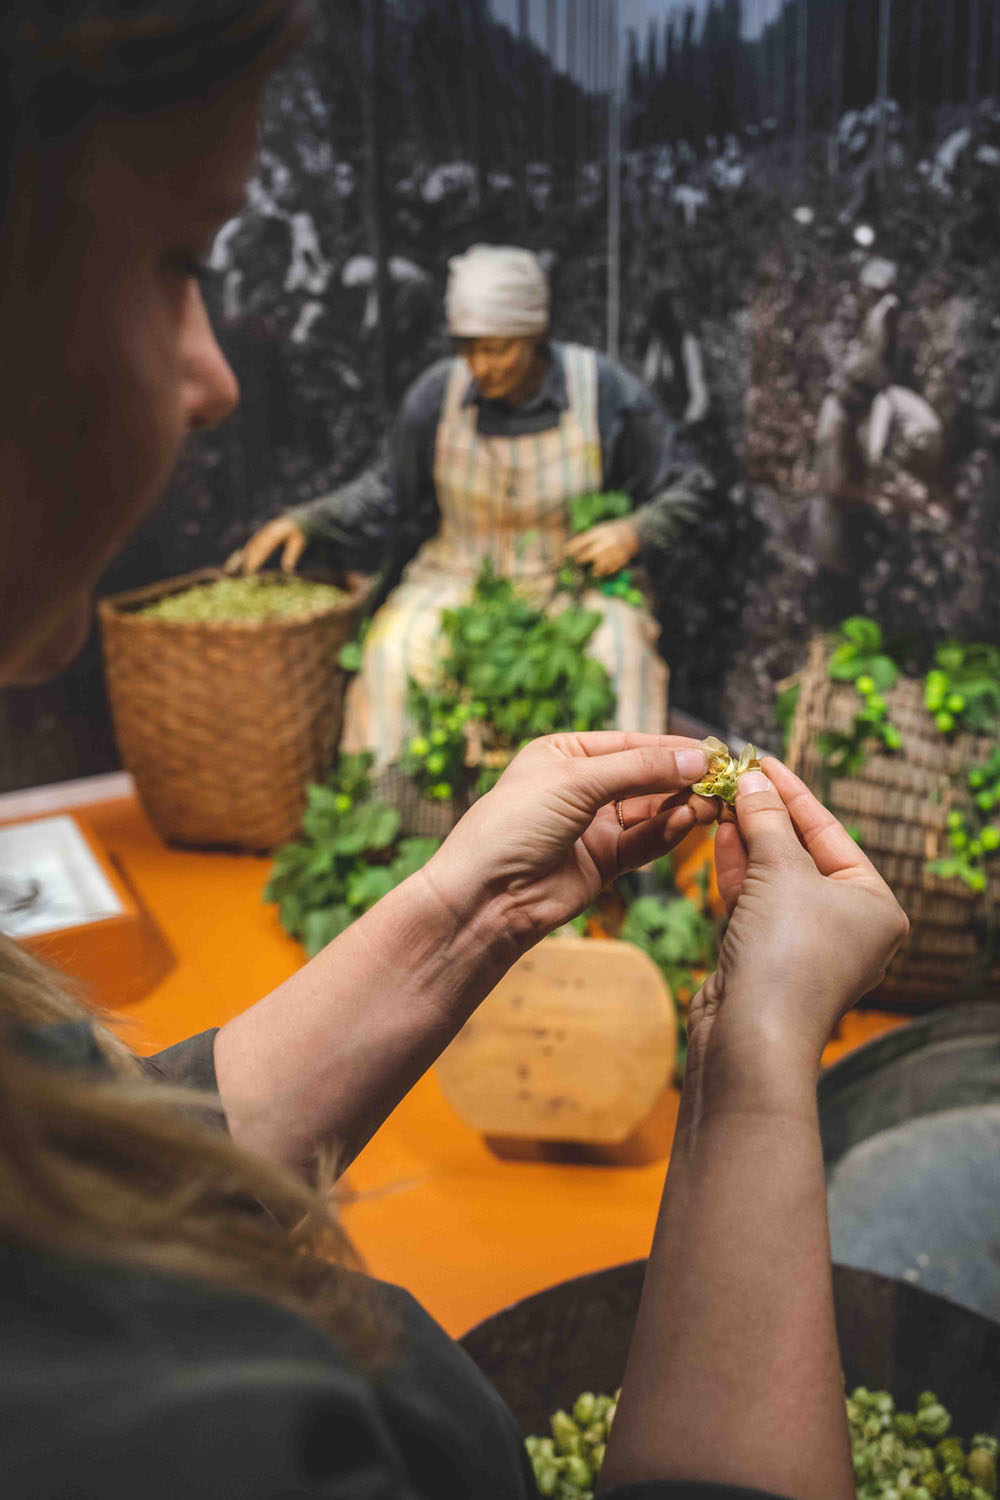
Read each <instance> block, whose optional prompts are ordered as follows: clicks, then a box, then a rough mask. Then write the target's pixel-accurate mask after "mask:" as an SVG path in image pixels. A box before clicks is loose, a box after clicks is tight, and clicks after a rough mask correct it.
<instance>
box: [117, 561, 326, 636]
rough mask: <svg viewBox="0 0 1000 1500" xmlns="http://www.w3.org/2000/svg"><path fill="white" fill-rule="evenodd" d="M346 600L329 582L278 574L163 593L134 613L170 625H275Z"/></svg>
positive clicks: (267, 574)
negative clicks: (260, 622) (267, 622)
mask: <svg viewBox="0 0 1000 1500" xmlns="http://www.w3.org/2000/svg"><path fill="white" fill-rule="evenodd" d="M345 597H346V596H345V595H344V594H343V593H342V592H341V590H340V589H335V588H334V587H333V586H332V584H329V583H311V582H310V581H309V579H307V578H296V577H285V576H284V575H283V574H279V573H262V574H254V575H252V576H251V577H249V578H218V579H216V580H215V581H214V582H213V583H199V584H195V586H194V587H193V588H189V589H184V590H182V591H181V592H180V593H178V594H167V595H165V596H164V598H162V599H157V600H156V602H155V603H153V604H147V605H146V606H145V607H144V608H143V609H142V610H140V611H139V613H140V614H142V615H146V616H148V617H149V618H150V619H154V620H168V621H172V622H173V623H175V624H182V625H195V624H202V623H207V622H209V621H211V622H213V623H222V624H225V623H232V624H239V623H244V624H245V623H247V622H248V621H253V620H277V619H281V618H283V617H285V616H288V615H305V614H313V613H314V612H315V611H316V610H320V609H329V608H330V607H331V605H334V604H339V603H340V602H341V600H343V599H344V598H345Z"/></svg>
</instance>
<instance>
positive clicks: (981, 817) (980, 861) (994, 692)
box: [924, 641, 1000, 895]
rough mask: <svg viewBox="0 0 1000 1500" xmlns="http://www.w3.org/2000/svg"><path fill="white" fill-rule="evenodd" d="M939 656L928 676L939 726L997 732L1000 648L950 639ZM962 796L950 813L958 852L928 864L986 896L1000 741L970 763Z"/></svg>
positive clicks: (999, 838) (997, 843)
mask: <svg viewBox="0 0 1000 1500" xmlns="http://www.w3.org/2000/svg"><path fill="white" fill-rule="evenodd" d="M934 660H935V662H936V666H935V668H934V669H933V670H932V671H930V672H928V674H927V676H926V678H925V680H924V704H925V706H926V708H927V711H928V713H931V714H933V715H934V718H935V722H936V723H937V726H938V728H939V730H940V731H941V732H942V733H943V734H947V735H949V736H950V735H952V734H953V733H955V732H957V731H958V730H960V729H961V730H965V731H967V732H969V733H976V734H996V733H997V731H998V729H1000V722H998V718H997V712H998V709H1000V651H998V650H997V648H996V647H995V646H986V645H971V646H965V645H962V644H960V643H959V642H956V641H950V642H948V643H947V644H946V645H944V646H940V647H939V648H938V650H937V651H936V652H935V656H934ZM962 782H964V785H963V784H962ZM959 795H960V797H961V798H962V802H963V804H964V805H962V806H958V807H954V808H952V810H951V812H949V814H948V842H949V843H950V845H951V851H952V852H951V854H949V855H946V856H945V857H944V858H943V859H935V860H931V861H930V862H929V864H928V866H927V868H928V869H929V870H930V871H931V872H932V873H933V874H934V875H937V876H939V877H940V878H941V879H942V880H962V881H964V882H965V884H966V885H967V886H968V887H969V889H970V890H971V891H974V892H975V893H976V894H977V895H982V894H983V893H984V892H985V891H986V889H987V887H988V885H989V869H988V866H989V864H990V862H991V861H992V860H993V859H995V858H996V857H997V855H998V852H1000V822H998V815H1000V745H998V746H996V747H995V748H994V750H993V752H992V754H991V755H989V756H988V758H987V759H986V760H985V761H983V762H981V763H979V764H972V765H968V766H966V767H965V769H964V771H963V772H962V773H961V780H960V783H959Z"/></svg>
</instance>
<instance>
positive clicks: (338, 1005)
mask: <svg viewBox="0 0 1000 1500" xmlns="http://www.w3.org/2000/svg"><path fill="white" fill-rule="evenodd" d="M523 946H525V944H524V941H523V937H522V936H521V935H519V934H517V933H516V932H514V931H511V930H510V928H509V927H508V925H507V923H506V922H505V921H504V918H503V915H502V909H501V910H498V908H497V906H496V904H493V905H487V904H485V903H484V904H482V905H478V906H477V904H476V903H475V902H472V901H470V905H469V909H468V910H467V911H463V912H455V911H452V910H450V909H449V908H448V906H447V905H446V904H445V903H444V902H443V901H442V900H441V899H440V898H439V897H438V896H437V894H436V892H435V888H434V885H433V882H432V881H431V880H430V879H429V878H428V877H427V875H426V872H424V871H421V872H420V873H419V874H418V875H415V876H413V877H412V878H411V879H410V880H408V881H406V882H405V883H404V884H403V885H401V886H399V887H398V888H397V889H396V890H395V891H392V892H390V894H389V895H388V896H386V897H385V898H384V900H382V901H380V902H379V904H378V906H376V907H375V908H373V910H372V911H370V912H368V913H367V914H366V915H365V916H364V917H362V918H361V919H360V921H358V922H356V923H354V925H353V926H351V927H349V928H348V929H347V931H346V932H344V933H342V934H341V936H340V937H339V938H337V939H336V941H334V942H333V943H331V944H330V945H329V946H328V947H327V948H325V949H324V950H323V952H322V953H321V954H319V955H318V957H316V958H314V959H313V960H312V962H311V963H309V964H307V965H306V966H305V967H304V968H303V969H301V970H300V971H299V972H298V973H297V974H295V975H294V976H293V977H292V978H291V979H289V980H288V981H287V982H286V983H285V984H283V985H281V986H280V987H279V988H278V989H276V990H274V991H273V992H272V993H271V994H270V995H267V996H266V997H265V998H264V999H263V1000H261V1001H259V1002H258V1003H257V1004H256V1005H254V1006H252V1007H251V1008H250V1009H249V1010H247V1011H245V1012H244V1013H243V1014H242V1015H240V1016H237V1017H236V1018H235V1019H234V1020H232V1021H230V1022H229V1023H228V1024H227V1025H225V1026H223V1027H222V1028H221V1030H220V1031H219V1034H218V1036H217V1037H216V1042H215V1064H216V1077H217V1080H218V1088H219V1094H220V1097H221V1100H222V1104H223V1108H224V1109H225V1112H226V1117H227V1120H228V1123H229V1128H230V1130H231V1132H232V1134H233V1136H234V1137H235V1139H237V1140H238V1141H240V1142H241V1143H242V1144H244V1145H246V1146H248V1147H250V1148H251V1149H252V1150H254V1151H256V1152H258V1153H259V1154H261V1155H263V1156H266V1157H269V1158H270V1159H271V1160H276V1161H284V1162H287V1163H289V1164H290V1165H293V1166H299V1165H305V1164H306V1163H308V1162H309V1160H310V1158H311V1157H312V1156H313V1154H314V1153H315V1151H316V1149H317V1148H318V1147H320V1146H329V1145H333V1146H334V1147H335V1148H336V1151H337V1155H338V1160H339V1164H340V1166H341V1168H343V1167H344V1166H346V1165H347V1163H348V1162H349V1161H350V1160H351V1159H352V1158H353V1157H354V1156H356V1155H357V1153H358V1151H360V1149H361V1148H362V1146H363V1145H364V1144H365V1142H366V1141H367V1140H368V1139H369V1138H370V1137H371V1135H372V1134H373V1133H374V1132H375V1131H376V1130H377V1129H378V1127H379V1125H380V1124H381V1123H382V1121H383V1120H384V1119H385V1118H386V1116H387V1115H388V1114H389V1113H390V1112H391V1110H392V1109H394V1108H395V1106H396V1104H397V1103H398V1102H399V1100H400V1099H401V1098H402V1097H403V1095H404V1094H406V1093H407V1091H408V1090H409V1089H410V1088H411V1087H412V1086H413V1084H414V1083H415V1082H416V1081H417V1079H418V1078H419V1077H420V1076H421V1075H422V1074H423V1073H424V1072H426V1070H427V1068H429V1067H430V1066H431V1064H432V1063H433V1062H434V1060H435V1058H436V1057H438V1056H439V1054H440V1053H441V1052H442V1051H443V1049H444V1048H445V1047H446V1046H447V1045H448V1043H449V1042H450V1041H451V1040H452V1038H453V1037H454V1036H455V1034H456V1033H457V1032H458V1031H459V1029H460V1028H461V1026H462V1024H463V1023H464V1021H465V1020H466V1019H467V1017H468V1016H469V1014H470V1013H471V1012H472V1010H473V1009H474V1008H475V1007H476V1005H478V1004H479V1002H480V1001H481V1000H482V999H484V998H485V996H486V995H487V994H488V993H489V992H490V990H491V989H492V988H493V987H494V985H495V984H496V983H497V982H498V981H499V979H500V978H501V977H502V976H503V974H504V973H505V972H506V970H507V968H509V966H510V964H511V963H513V962H514V960H515V959H516V958H517V957H518V956H519V954H520V952H521V951H522V949H523Z"/></svg>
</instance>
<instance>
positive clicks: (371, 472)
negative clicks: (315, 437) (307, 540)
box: [290, 360, 451, 573]
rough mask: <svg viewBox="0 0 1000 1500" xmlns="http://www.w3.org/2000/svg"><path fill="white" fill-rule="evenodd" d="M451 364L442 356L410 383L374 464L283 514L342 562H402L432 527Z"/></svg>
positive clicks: (377, 567) (368, 567) (369, 566)
mask: <svg viewBox="0 0 1000 1500" xmlns="http://www.w3.org/2000/svg"><path fill="white" fill-rule="evenodd" d="M450 370H451V361H450V360H441V361H439V362H438V363H437V364H435V365H432V366H431V368H430V369H429V370H426V371H425V372H424V374H423V375H421V376H420V378H419V379H418V380H416V381H415V382H414V383H413V385H411V386H410V389H409V390H408V391H407V393H406V395H405V396H404V398H403V404H402V407H401V408H400V412H399V416H398V417H397V419H396V422H395V425H394V427H393V431H392V434H391V437H390V438H389V440H388V442H387V443H386V444H385V446H384V447H383V450H382V453H381V455H380V456H379V458H378V460H377V462H376V463H375V464H373V465H372V466H371V467H370V468H368V469H365V470H364V471H363V472H362V473H361V474H359V475H357V477H356V478H354V479H352V480H350V481H349V483H347V484H345V485H342V486H341V487H340V489H337V490H334V491H333V492H332V494H329V495H321V496H320V498H319V499H318V500H312V501H310V502H309V503H308V504H307V505H300V506H298V507H296V508H295V509H294V510H292V511H291V512H290V514H291V516H292V518H293V519H294V520H295V521H297V522H298V524H299V525H300V526H301V527H302V529H303V531H305V532H306V534H307V535H308V536H314V537H320V538H322V539H323V540H324V541H327V542H329V543H331V544H332V545H333V546H334V547H335V548H336V551H337V554H338V557H339V559H340V561H342V562H343V564H344V565H345V566H346V567H348V568H358V569H360V570H362V571H364V572H367V573H377V572H379V571H381V569H382V568H383V567H385V566H387V565H391V564H393V563H395V564H397V565H400V564H402V563H405V562H408V561H409V559H410V558H411V557H412V556H413V555H414V553H415V552H416V551H417V550H418V548H419V547H420V546H421V545H422V544H423V543H424V542H425V541H427V540H428V539H429V538H430V537H432V536H433V535H434V533H435V532H436V531H437V528H438V522H439V512H438V504H437V493H436V491H435V488H434V444H435V437H436V433H437V426H438V420H439V418H440V415H441V404H442V401H443V400H444V393H445V387H446V385H447V380H448V375H449V373H450Z"/></svg>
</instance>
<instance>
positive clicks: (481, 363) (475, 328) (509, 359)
mask: <svg viewBox="0 0 1000 1500" xmlns="http://www.w3.org/2000/svg"><path fill="white" fill-rule="evenodd" d="M445 315H446V317H447V320H448V331H449V332H450V333H451V335H452V338H453V339H455V341H456V344H457V346H458V348H459V350H460V352H461V353H462V354H463V355H464V357H465V359H466V360H467V361H468V364H469V368H470V369H471V371H472V374H473V377H474V378H475V381H476V384H477V385H478V386H479V389H480V391H481V392H482V394H483V395H484V396H485V397H486V398H487V399H488V400H493V401H507V402H509V403H510V404H511V405H517V404H518V403H519V402H521V401H523V400H526V399H527V397H528V396H530V395H531V394H532V390H533V388H534V387H535V386H536V385H537V384H538V374H539V368H540V365H541V364H542V363H543V352H544V348H545V340H546V335H547V333H548V327H549V282H548V277H547V276H546V274H545V270H544V268H543V266H542V264H541V262H540V261H539V260H538V258H537V256H535V255H532V253H531V251H530V250H522V249H519V248H517V247H516V246H513V245H473V247H472V249H471V250H469V251H467V252H466V253H465V254H464V255H457V256H455V257H454V258H453V259H452V260H451V261H450V262H449V266H448V290H447V293H446V296H445Z"/></svg>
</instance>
